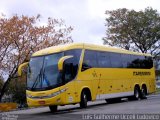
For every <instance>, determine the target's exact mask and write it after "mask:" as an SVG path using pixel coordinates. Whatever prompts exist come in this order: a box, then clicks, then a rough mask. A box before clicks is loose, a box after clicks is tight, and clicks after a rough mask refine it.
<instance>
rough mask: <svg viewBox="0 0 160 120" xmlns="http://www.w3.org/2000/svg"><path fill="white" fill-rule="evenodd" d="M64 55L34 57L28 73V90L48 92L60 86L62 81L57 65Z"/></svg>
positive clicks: (61, 53)
mask: <svg viewBox="0 0 160 120" xmlns="http://www.w3.org/2000/svg"><path fill="white" fill-rule="evenodd" d="M63 54H64V53H63V52H60V53H55V54H51V55H46V56H39V57H32V58H31V60H30V62H29V67H28V72H27V89H29V90H47V89H51V88H54V87H57V86H59V85H60V84H61V83H62V80H61V77H60V73H59V71H58V65H57V64H58V60H59V59H60V58H61V57H62V56H63Z"/></svg>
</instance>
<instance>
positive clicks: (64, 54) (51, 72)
mask: <svg viewBox="0 0 160 120" xmlns="http://www.w3.org/2000/svg"><path fill="white" fill-rule="evenodd" d="M26 65H28V71H27V90H26V94H27V104H28V105H29V106H49V108H50V110H51V111H52V112H55V111H57V106H58V105H68V104H76V103H80V107H81V108H86V107H87V102H88V101H95V100H98V99H104V100H106V101H107V102H111V101H113V100H120V99H121V98H124V97H127V98H129V99H135V100H138V99H145V98H146V96H147V95H148V94H151V93H153V92H155V89H156V87H155V69H154V66H153V60H152V56H151V55H150V54H142V53H137V52H131V51H127V50H123V49H118V48H112V47H106V46H98V45H92V44H84V43H72V44H68V45H60V46H56V47H49V48H46V49H43V50H40V51H37V52H35V53H34V54H33V55H32V56H31V59H30V61H29V63H24V64H22V65H20V66H19V69H18V73H19V75H21V74H22V73H21V71H22V68H23V67H24V66H26Z"/></svg>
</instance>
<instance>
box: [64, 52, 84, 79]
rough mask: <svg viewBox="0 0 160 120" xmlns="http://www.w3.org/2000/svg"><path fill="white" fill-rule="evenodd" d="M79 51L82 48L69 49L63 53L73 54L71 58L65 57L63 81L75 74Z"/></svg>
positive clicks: (73, 76) (72, 77)
mask: <svg viewBox="0 0 160 120" xmlns="http://www.w3.org/2000/svg"><path fill="white" fill-rule="evenodd" d="M81 51H82V50H80V49H76V50H69V51H66V52H65V53H64V54H65V56H67V55H72V56H73V58H69V59H67V60H66V61H65V63H64V64H65V66H64V68H65V70H64V71H65V81H66V82H68V81H70V80H72V79H74V78H75V77H76V75H77V72H78V66H79V60H80V56H81Z"/></svg>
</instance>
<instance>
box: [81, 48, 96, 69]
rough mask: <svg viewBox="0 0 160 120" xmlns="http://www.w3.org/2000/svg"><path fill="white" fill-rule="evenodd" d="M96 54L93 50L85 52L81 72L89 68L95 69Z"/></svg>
mask: <svg viewBox="0 0 160 120" xmlns="http://www.w3.org/2000/svg"><path fill="white" fill-rule="evenodd" d="M96 53H97V52H96V51H93V50H85V53H84V59H83V64H82V70H81V71H85V70H87V69H89V68H95V67H97V54H96Z"/></svg>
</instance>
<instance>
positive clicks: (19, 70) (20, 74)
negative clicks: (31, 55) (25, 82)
mask: <svg viewBox="0 0 160 120" xmlns="http://www.w3.org/2000/svg"><path fill="white" fill-rule="evenodd" d="M28 64H29V62H25V63H23V64H21V65H20V66H19V67H18V76H19V77H20V76H22V68H23V67H25V66H27V65H28Z"/></svg>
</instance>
